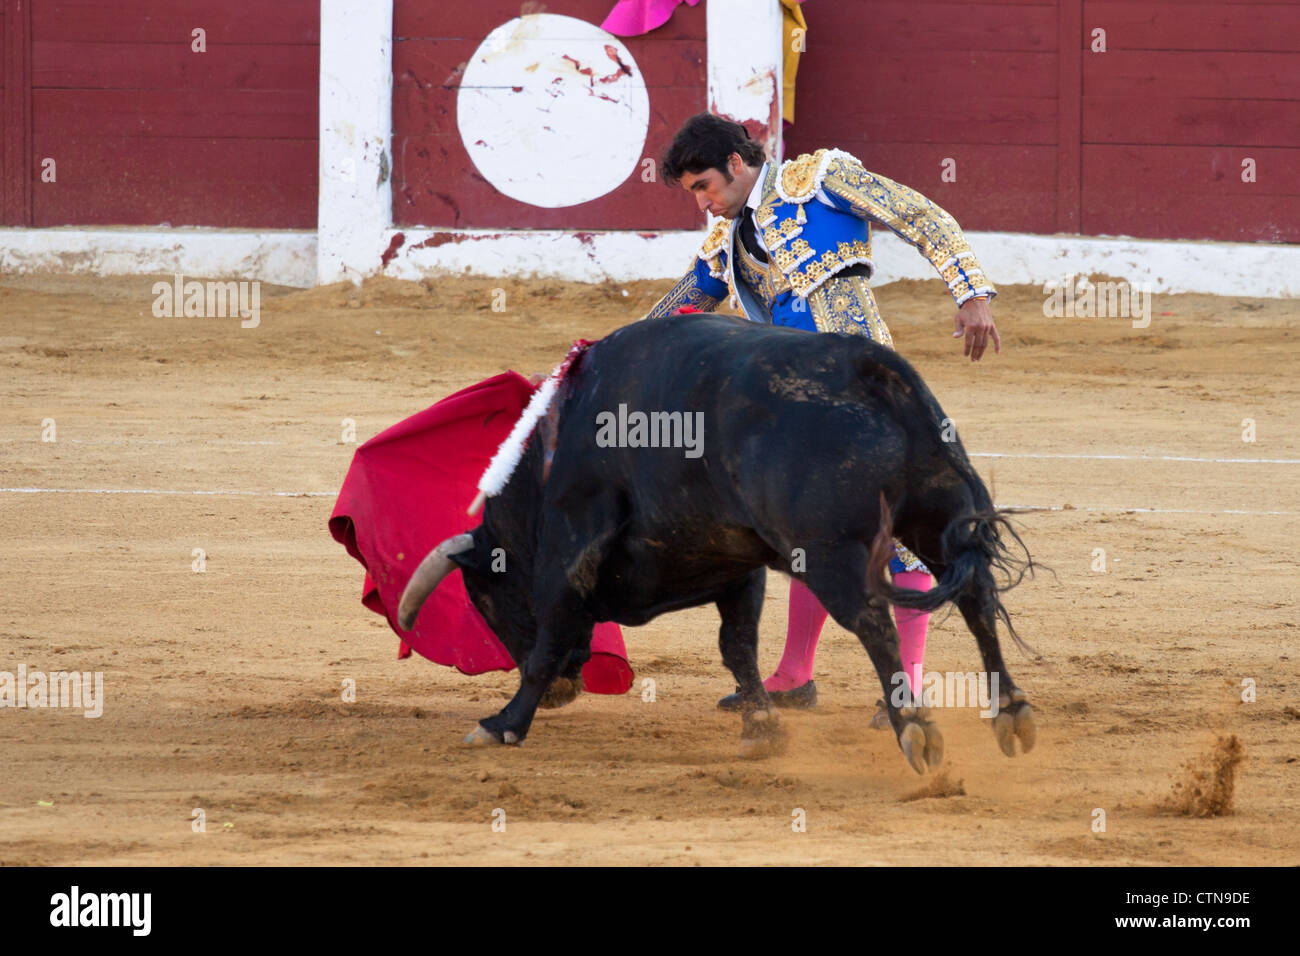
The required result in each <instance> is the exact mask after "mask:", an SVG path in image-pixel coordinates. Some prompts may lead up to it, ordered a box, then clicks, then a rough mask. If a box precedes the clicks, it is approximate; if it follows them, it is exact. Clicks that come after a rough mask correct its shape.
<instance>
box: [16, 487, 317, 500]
mask: <svg viewBox="0 0 1300 956" xmlns="http://www.w3.org/2000/svg"><path fill="white" fill-rule="evenodd" d="M0 494H11V495H209V496H214V497H220V496H222V495H238V496H241V497H245V498H337V497H338V492H337V491H231V490H224V489H217V490H215V491H205V490H197V491H186V490H183V489H178V488H0Z"/></svg>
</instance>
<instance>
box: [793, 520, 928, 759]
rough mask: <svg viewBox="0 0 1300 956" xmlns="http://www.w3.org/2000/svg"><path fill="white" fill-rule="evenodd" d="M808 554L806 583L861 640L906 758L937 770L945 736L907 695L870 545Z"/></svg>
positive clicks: (816, 549) (842, 546)
mask: <svg viewBox="0 0 1300 956" xmlns="http://www.w3.org/2000/svg"><path fill="white" fill-rule="evenodd" d="M807 555H808V572H807V574H806V575H805V578H804V583H805V584H807V585H808V587H809V588H811V589H812V592H813V593H814V594H815V595H817V600H819V601H821V602H822V607H824V608H826V610H827V611H829V612H830V614H831V617H833V618H835V620H836V622H837V623H838V624H839V625H840V626H841V627H843V628H845V629H846V630H849V631H852V632H853V633H854V634H856V635H857V636H858V640H859V641H861V642H862V646H863V647H864V648H865V649H866V651H867V656H869V657H870V658H871V663H872V664H873V665H874V666H875V668H876V674H877V676H879V678H880V686H881V688H882V690H883V691H884V697H885V708H886V710H887V712H888V714H889V723H890V726H891V727H893V728H894V734H895V736H896V737H897V738H898V746H899V748H900V749H901V750H902V751H903V756H905V757H906V758H907V762H908V763H909V764H911V766H912V769H913V770H915V771H916V772H917V773H922V774H923V773H925V771H926V768H927V767H930V768H936V767H938V766H939V765H940V764H941V763H943V735H942V734H940V733H939V728H938V727H937V726H936V725H935V724H934V723H932V722H931V721H930V713H929V710H928V709H927V708H923V707H919V706H915V705H914V702H913V701H911V700H909V699H908V695H907V694H906V693H905V690H906V688H907V687H908V685H907V683H906V681H905V678H904V674H903V661H902V658H901V657H900V656H899V650H898V630H897V629H896V628H895V627H894V622H893V620H892V619H891V617H890V613H889V606H888V604H886V603H885V602H883V601H881V600H880V599H878V598H875V597H872V596H870V595H869V594H868V593H867V548H866V546H865V545H864V544H862V543H861V542H857V541H853V542H844V543H839V544H836V545H834V546H831V547H824V546H823V547H812V546H810V547H809V548H808V549H807Z"/></svg>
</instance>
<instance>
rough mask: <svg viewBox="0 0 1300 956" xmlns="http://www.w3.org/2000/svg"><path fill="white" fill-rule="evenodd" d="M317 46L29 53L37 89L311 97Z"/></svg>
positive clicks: (90, 47) (111, 47) (83, 47)
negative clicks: (294, 93)
mask: <svg viewBox="0 0 1300 956" xmlns="http://www.w3.org/2000/svg"><path fill="white" fill-rule="evenodd" d="M319 73H320V47H319V46H315V45H309V44H281V45H279V46H275V47H270V46H265V45H262V44H258V45H247V44H230V45H226V46H223V47H222V48H221V50H220V52H219V53H216V54H213V53H207V54H203V53H194V52H192V51H191V50H190V49H189V47H182V46H179V45H177V44H172V43H168V44H161V43H124V42H110V43H82V42H76V41H64V40H46V41H38V42H37V43H35V44H34V45H33V50H32V85H33V86H34V87H36V88H37V89H88V90H92V89H119V90H120V89H164V90H177V89H209V90H211V89H227V90H233V89H240V90H307V91H311V92H312V93H315V92H316V90H317V89H318V80H319Z"/></svg>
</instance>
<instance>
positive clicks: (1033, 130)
mask: <svg viewBox="0 0 1300 956" xmlns="http://www.w3.org/2000/svg"><path fill="white" fill-rule="evenodd" d="M795 115H796V116H798V117H799V123H798V124H797V125H798V126H799V127H800V140H801V141H802V140H803V139H804V137H805V136H807V137H810V138H811V139H813V140H819V141H824V142H832V141H834V140H836V139H839V138H841V137H843V136H846V135H852V136H854V137H860V138H863V139H865V140H866V141H867V142H872V143H875V142H893V143H905V142H911V143H951V142H957V143H968V144H976V143H987V144H991V145H1002V144H1008V143H1020V144H1030V145H1045V146H1052V145H1055V144H1056V139H1057V101H1056V100H1055V99H1043V98H1026V97H1004V96H983V95H980V94H978V93H972V94H967V95H965V96H962V97H961V98H960V99H940V98H934V99H929V98H917V99H915V100H913V99H902V100H900V99H890V98H885V97H882V98H877V97H875V96H872V97H869V98H861V99H852V98H846V99H844V100H842V101H841V102H840V104H839V105H838V108H837V109H835V110H822V111H817V110H806V111H804V112H803V113H796V114H795ZM787 139H788V137H787ZM786 154H787V155H794V154H792V153H790V151H789V148H788V147H787V150H786Z"/></svg>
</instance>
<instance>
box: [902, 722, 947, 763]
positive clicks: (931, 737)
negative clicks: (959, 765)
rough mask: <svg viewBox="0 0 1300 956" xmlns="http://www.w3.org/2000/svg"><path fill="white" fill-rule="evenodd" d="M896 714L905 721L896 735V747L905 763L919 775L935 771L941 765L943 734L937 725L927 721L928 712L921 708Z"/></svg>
mask: <svg viewBox="0 0 1300 956" xmlns="http://www.w3.org/2000/svg"><path fill="white" fill-rule="evenodd" d="M898 713H899V716H900V717H902V718H903V719H904V720H905V721H906V723H904V724H903V729H902V730H901V731H900V732H899V734H898V746H899V747H900V748H902V751H903V756H904V757H906V758H907V762H908V763H909V764H910V765H911V767H912V769H913V770H915V771H916V772H917V773H919V774H924V773H925V772H926V770H927V769H929V770H937V769H938V768H939V765H940V764H942V763H943V734H941V733H939V727H938V725H936V724H934V723H932V722H931V721H930V720H928V719H927V718H928V717H929V712H928V711H926V710H924V709H921V708H915V707H904V708H902V709H901V710H900V711H899V712H898Z"/></svg>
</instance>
